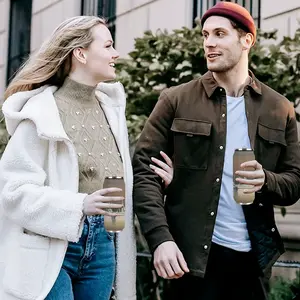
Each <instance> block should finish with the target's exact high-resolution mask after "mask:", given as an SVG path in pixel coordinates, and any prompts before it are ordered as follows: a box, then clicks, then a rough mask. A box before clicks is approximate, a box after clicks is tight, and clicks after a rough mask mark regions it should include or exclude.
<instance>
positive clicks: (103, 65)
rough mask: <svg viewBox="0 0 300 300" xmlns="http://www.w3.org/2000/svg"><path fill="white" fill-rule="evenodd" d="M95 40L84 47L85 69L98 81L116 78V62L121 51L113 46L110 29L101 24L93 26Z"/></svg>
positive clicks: (89, 75) (87, 73)
mask: <svg viewBox="0 0 300 300" xmlns="http://www.w3.org/2000/svg"><path fill="white" fill-rule="evenodd" d="M92 36H93V42H92V43H91V44H90V46H89V47H88V48H87V49H82V51H83V55H84V58H85V63H84V71H85V73H86V75H87V76H88V77H90V78H91V79H92V80H93V81H95V82H96V83H99V82H101V81H108V80H113V79H115V78H116V72H115V62H116V60H117V59H118V57H119V53H118V52H117V51H116V50H115V49H114V47H113V40H112V36H111V34H110V31H109V30H108V28H107V27H106V26H105V25H102V24H99V25H96V26H95V27H94V28H92Z"/></svg>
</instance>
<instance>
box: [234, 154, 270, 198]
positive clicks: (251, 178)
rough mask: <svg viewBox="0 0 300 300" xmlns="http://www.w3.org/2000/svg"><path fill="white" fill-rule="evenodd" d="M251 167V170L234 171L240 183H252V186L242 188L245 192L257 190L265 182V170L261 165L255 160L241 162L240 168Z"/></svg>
mask: <svg viewBox="0 0 300 300" xmlns="http://www.w3.org/2000/svg"><path fill="white" fill-rule="evenodd" d="M245 168H246V169H248V168H253V169H254V170H253V171H241V170H239V171H236V172H235V174H236V175H238V176H239V177H238V178H236V181H237V182H239V183H241V184H247V185H252V186H253V188H251V189H246V190H244V193H245V194H249V193H255V192H258V191H259V190H260V189H261V188H262V187H263V185H264V183H265V172H264V171H263V168H262V165H261V164H260V163H258V162H257V161H256V160H251V161H247V162H244V163H242V164H241V169H245Z"/></svg>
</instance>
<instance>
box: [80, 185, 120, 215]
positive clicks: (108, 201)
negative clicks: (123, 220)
mask: <svg viewBox="0 0 300 300" xmlns="http://www.w3.org/2000/svg"><path fill="white" fill-rule="evenodd" d="M120 191H122V190H121V189H119V188H107V189H102V190H98V191H96V192H94V193H92V194H90V195H87V196H86V197H85V198H84V200H83V213H84V214H85V215H87V216H92V215H107V216H115V215H116V214H115V213H111V212H108V211H106V210H105V209H108V208H122V207H123V204H116V203H114V202H119V203H120V202H121V201H124V197H115V196H105V195H106V194H108V193H113V192H120Z"/></svg>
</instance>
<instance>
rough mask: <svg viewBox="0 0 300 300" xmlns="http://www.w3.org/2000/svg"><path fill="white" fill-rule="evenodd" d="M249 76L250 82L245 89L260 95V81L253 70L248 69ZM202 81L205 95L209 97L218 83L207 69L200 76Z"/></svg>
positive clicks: (217, 86)
mask: <svg viewBox="0 0 300 300" xmlns="http://www.w3.org/2000/svg"><path fill="white" fill-rule="evenodd" d="M249 76H250V77H251V79H252V80H251V82H250V83H249V84H248V85H247V86H246V87H245V88H246V89H251V90H253V91H254V92H255V93H256V94H259V95H262V92H261V83H260V81H259V80H258V79H257V78H256V77H255V76H254V74H253V72H252V71H250V70H249ZM202 83H203V86H204V89H205V92H206V94H207V96H208V97H209V98H210V97H211V96H212V95H213V93H214V92H215V90H216V89H217V88H219V85H218V83H217V82H216V80H215V79H214V77H213V75H212V72H211V71H208V72H206V73H205V74H204V75H203V76H202Z"/></svg>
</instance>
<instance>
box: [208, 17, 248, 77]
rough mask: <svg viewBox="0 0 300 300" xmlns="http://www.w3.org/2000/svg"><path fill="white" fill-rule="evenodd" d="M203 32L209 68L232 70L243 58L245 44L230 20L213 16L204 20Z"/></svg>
mask: <svg viewBox="0 0 300 300" xmlns="http://www.w3.org/2000/svg"><path fill="white" fill-rule="evenodd" d="M202 33H203V36H204V51H205V57H206V60H207V68H208V70H210V71H212V72H215V73H223V72H228V71H230V70H232V69H233V68H234V67H235V66H236V65H237V64H238V63H239V61H240V59H241V56H242V53H243V46H242V43H241V38H240V37H239V35H238V31H237V30H236V29H235V28H233V26H232V24H231V22H230V20H229V19H227V18H224V17H219V16H211V17H209V18H208V19H207V20H206V21H205V22H204V24H203V29H202Z"/></svg>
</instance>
